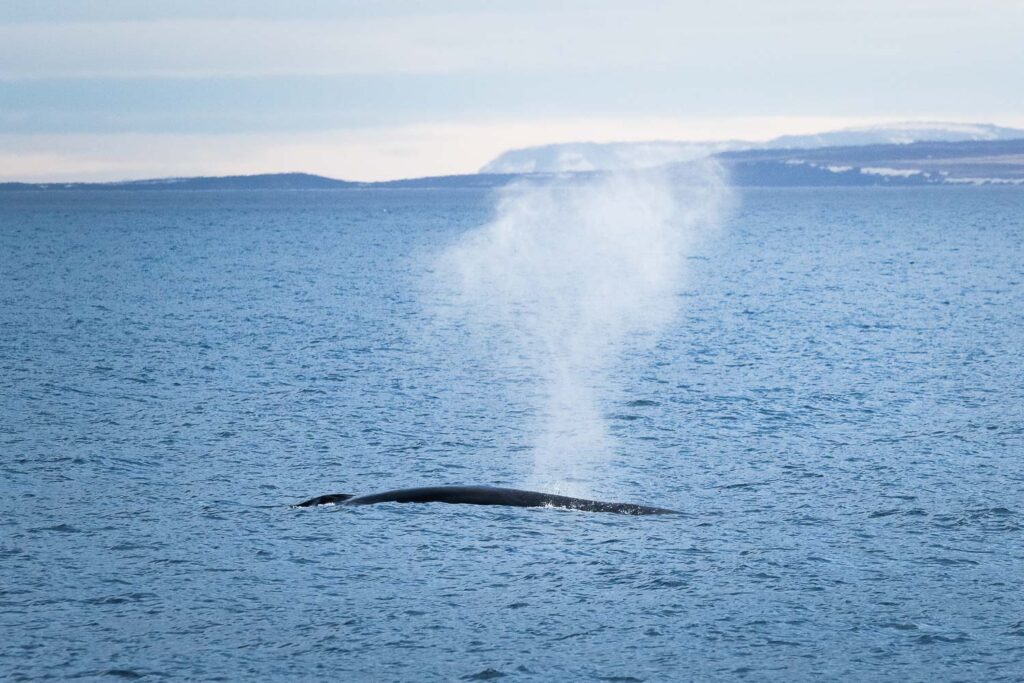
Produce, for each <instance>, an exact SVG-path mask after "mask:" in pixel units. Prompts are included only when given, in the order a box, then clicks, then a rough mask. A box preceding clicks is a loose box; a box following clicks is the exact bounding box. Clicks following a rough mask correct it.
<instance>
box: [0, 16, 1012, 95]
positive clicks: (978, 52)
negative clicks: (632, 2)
mask: <svg viewBox="0 0 1024 683" xmlns="http://www.w3.org/2000/svg"><path fill="white" fill-rule="evenodd" d="M990 4H993V3H990ZM573 6H575V9H574V7H573ZM993 6H994V7H996V8H997V9H998V11H996V10H993V11H991V12H979V11H977V9H976V7H973V6H972V7H971V8H970V9H971V13H968V12H967V9H968V8H967V6H966V5H964V4H963V3H944V4H941V5H939V6H938V7H937V9H936V8H932V9H931V10H926V9H924V8H922V7H919V6H918V4H917V3H912V4H910V5H900V6H899V7H898V8H897V9H885V8H883V7H882V6H881V5H879V4H877V3H854V4H852V5H850V6H849V7H847V6H845V5H844V7H843V11H842V12H837V11H835V10H830V9H828V8H824V9H822V8H820V7H817V6H816V5H814V4H809V3H807V2H803V1H800V2H794V1H793V0H791V1H790V2H785V3H778V4H776V3H773V4H771V5H768V4H767V3H766V4H765V6H764V7H761V6H758V5H751V4H750V3H746V4H745V5H743V7H742V8H740V6H739V5H737V4H736V3H725V4H723V5H722V6H717V5H716V6H714V7H711V6H693V7H687V6H685V5H672V6H669V7H666V6H664V5H663V4H662V5H658V4H652V3H639V4H638V5H637V6H636V7H628V6H626V5H623V4H621V3H599V4H597V5H596V7H594V8H590V9H588V8H587V7H586V6H585V5H581V4H580V3H571V4H570V5H569V6H568V8H567V7H566V6H564V5H552V7H551V8H539V7H537V6H536V5H534V6H532V7H530V6H527V9H526V10H518V11H516V10H508V9H506V10H505V11H489V10H484V11H481V10H475V11H466V9H465V7H461V6H459V5H455V6H454V7H450V8H449V7H446V6H445V5H440V6H439V7H440V8H441V9H439V10H435V11H434V12H431V13H424V12H423V11H422V10H420V11H419V12H413V11H411V10H408V9H407V10H406V11H405V12H399V13H395V14H389V15H383V16H382V15H373V14H371V15H367V14H366V13H357V12H355V11H354V10H352V8H351V7H350V8H349V9H350V11H349V12H348V13H344V12H342V13H340V15H333V14H331V13H326V12H325V11H324V10H323V7H322V6H320V7H319V10H318V11H314V12H312V13H311V14H308V15H303V14H302V11H301V6H300V8H299V9H297V10H296V11H295V12H294V13H293V15H292V16H288V17H280V16H276V17H274V18H267V17H266V15H267V11H266V8H265V5H261V7H264V11H262V12H250V13H248V14H246V13H244V12H243V13H241V14H240V15H239V16H240V17H241V18H226V17H223V16H213V17H210V16H209V13H202V12H198V11H196V12H192V13H191V14H189V13H185V14H184V16H183V15H182V14H179V13H173V12H163V13H156V14H155V15H152V16H150V18H145V19H129V20H117V19H113V20H111V19H108V20H98V21H76V22H52V21H22V22H8V23H6V24H0V78H7V79H14V78H45V77H100V76H105V77H111V76H133V77H140V76H150V77H152V76H164V77H211V76H255V75H263V76H265V75H295V74H305V75H310V74H320V75H328V74H332V75H337V74H386V73H407V74H438V73H455V72H460V73H493V74H497V75H501V74H502V73H503V72H505V71H508V70H527V71H529V70H535V71H541V70H546V69H555V70H560V71H579V72H588V73H595V72H600V70H602V69H616V68H618V69H625V68H633V69H642V70H652V69H653V70H657V69H671V68H676V67H695V66H699V67H701V68H704V69H709V70H715V69H719V68H723V67H725V68H729V67H732V68H736V67H737V66H744V65H745V66H747V67H756V66H758V65H764V64H769V65H772V66H774V67H776V68H779V69H783V70H785V72H789V75H792V72H794V71H796V72H798V71H799V70H800V68H801V67H803V66H811V67H816V66H820V65H827V66H829V67H832V68H847V67H851V66H854V67H855V66H858V65H862V66H863V65H873V66H879V65H880V64H881V63H882V62H884V60H886V59H888V58H891V57H893V56H897V55H899V56H903V57H905V58H912V59H913V61H914V63H915V64H917V65H919V66H924V65H930V66H932V67H936V65H941V64H952V63H954V62H955V61H958V60H963V59H964V57H965V56H968V55H969V56H970V58H971V60H972V61H973V62H976V63H979V64H981V63H984V62H986V60H987V61H993V60H995V61H997V62H1005V60H1006V59H1007V58H1008V57H1010V56H1019V55H1020V49H1019V45H1018V44H1019V40H1018V38H1019V29H1020V28H1021V25H1020V22H1021V19H1022V17H1024V14H1022V12H1021V11H1020V10H1015V9H1014V8H1013V7H1012V6H1010V5H1006V6H1000V5H998V3H995V4H993ZM506 7H508V6H507V5H506ZM741 9H742V11H741ZM124 15H125V16H129V17H131V16H138V13H135V14H133V13H127V12H126V13H125V14H124ZM252 15H255V16H252ZM318 15H319V16H318ZM97 16H100V17H104V16H110V14H109V13H108V14H102V13H101V14H98V15H97ZM114 16H118V15H114ZM142 16H147V15H145V14H143V15H142ZM951 44H955V45H956V47H957V49H956V50H955V55H954V54H951V52H954V51H950V50H949V47H950V45H951ZM783 75H786V73H783Z"/></svg>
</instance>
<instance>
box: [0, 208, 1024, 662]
mask: <svg viewBox="0 0 1024 683" xmlns="http://www.w3.org/2000/svg"><path fill="white" fill-rule="evenodd" d="M492 211H493V197H492V196H491V194H490V193H489V192H488V191H486V190H350V191H331V192H254V193H250V192H223V193H221V192H195V193H193V192H166V193H161V192H152V193H148V192H131V193H127V192H83V193H78V192H26V193H6V194H3V195H0V678H3V679H6V680H29V679H31V680H40V679H58V680H64V679H80V678H85V679H90V678H96V679H104V678H129V679H134V678H146V679H151V680H160V679H185V680H190V679H193V680H194V679H201V680H242V679H251V680H312V679H318V678H324V677H331V678H340V679H343V680H354V681H386V680H401V681H413V680H415V681H421V680H458V679H466V680H488V679H498V678H501V679H502V680H509V681H520V680H522V681H528V680H538V681H541V680H543V681H547V680H606V681H666V680H701V681H719V680H721V681H731V680H751V681H763V680H779V681H793V680H850V681H855V680H856V681H860V680H863V681H868V680H872V681H873V680H908V681H934V680H988V681H1010V680H1017V681H1019V680H1024V191H1022V190H1021V189H1019V188H962V189H961V188H920V189H913V188H907V189H891V188H877V189H871V188H859V189H824V188H817V189H775V190H746V191H744V192H743V194H742V195H740V196H739V197H738V199H737V202H736V207H735V209H734V211H733V212H732V213H731V215H730V216H729V219H728V221H727V223H726V225H725V226H724V227H723V229H722V230H721V231H720V232H718V233H717V234H716V235H715V236H714V237H713V238H710V239H708V240H706V241H705V242H704V243H702V244H701V245H700V246H699V247H698V248H697V250H696V251H695V252H694V253H693V255H692V256H691V257H690V259H689V260H688V261H687V264H688V268H689V275H688V278H687V284H686V288H685V291H683V292H682V293H681V300H680V303H681V306H682V308H681V314H680V315H679V317H678V319H677V320H676V321H675V323H674V324H673V326H672V327H671V328H670V329H668V330H667V331H666V332H665V334H664V336H663V338H662V339H661V341H660V342H659V343H658V344H657V345H656V346H652V347H649V348H646V349H645V350H643V351H642V352H639V351H638V352H636V353H632V354H626V355H625V356H624V357H623V358H621V359H620V362H619V363H618V364H617V365H616V369H615V375H614V377H613V378H612V379H613V384H614V385H615V386H616V387H617V393H615V394H614V395H613V396H612V397H611V398H609V399H608V400H607V405H604V406H602V408H603V411H604V414H605V416H606V419H607V421H608V424H609V425H610V429H611V432H612V434H613V435H614V437H615V456H614V458H612V459H611V460H610V461H609V462H608V463H607V467H606V468H605V470H604V471H603V473H602V478H601V480H600V481H594V482H592V488H593V492H594V494H595V495H600V496H601V497H604V498H610V499H615V500H629V501H636V502H646V503H649V504H653V505H660V506H666V507H672V508H675V509H678V510H681V511H683V512H684V513H685V514H683V515H680V516H675V517H658V518H631V517H620V516H615V515H600V514H585V513H578V512H570V511H564V510H547V509H514V508H478V507H474V506H448V505H442V504H432V505H379V506H371V507H367V508H359V509H348V508H342V507H327V508H318V509H293V508H290V507H288V505H289V504H290V503H294V502H297V501H299V500H301V499H303V498H306V497H309V496H313V495H318V494H322V493H328V492H335V491H350V492H356V493H363V492H372V491H376V490H381V489H386V488H397V487H401V486H414V485H420V484H436V483H449V484H460V483H467V484H470V483H481V484H483V483H486V484H498V485H516V484H520V483H522V481H523V479H524V478H525V476H526V475H527V474H528V472H529V469H530V464H531V463H530V454H529V449H530V446H531V444H532V443H533V438H534V436H535V434H534V430H535V422H534V421H533V418H535V417H536V416H534V415H532V414H531V410H534V409H535V407H534V406H533V405H532V404H531V403H530V401H528V400H527V399H526V394H525V393H524V392H522V391H516V390H515V385H516V382H517V380H518V379H519V378H516V377H507V376H502V374H501V372H500V371H498V370H497V369H496V368H494V367H490V366H486V365H484V364H482V363H481V362H480V360H479V358H480V356H479V355H476V354H474V353H473V352H472V350H471V349H469V348H468V346H467V344H468V342H466V341H465V340H461V339H454V338H444V337H443V335H441V334H440V332H439V330H440V329H441V328H438V327H436V326H434V325H432V323H431V321H430V320H429V319H428V318H429V313H428V308H429V307H427V306H425V305H424V303H425V302H424V301H423V297H424V288H423V286H422V282H423V279H424V278H425V277H428V276H429V271H430V268H431V264H432V262H433V261H432V259H433V258H434V257H435V256H436V254H437V253H438V250H439V249H441V248H443V246H444V245H446V244H450V243H451V242H452V241H453V240H454V239H456V238H457V237H458V236H459V235H460V234H462V233H464V232H465V231H467V230H469V229H471V228H473V227H475V226H478V225H480V224H481V223H483V222H485V221H486V220H487V219H488V217H489V216H490V215H491V214H492Z"/></svg>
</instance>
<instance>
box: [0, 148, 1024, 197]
mask: <svg viewBox="0 0 1024 683" xmlns="http://www.w3.org/2000/svg"><path fill="white" fill-rule="evenodd" d="M711 156H712V158H715V159H717V160H718V161H719V162H721V163H722V164H723V166H725V168H726V169H727V170H728V172H729V174H730V177H731V180H732V183H733V184H734V185H737V186H741V187H841V186H921V185H945V186H950V185H959V186H963V185H1018V186H1024V139H1017V140H985V141H974V140H970V141H961V142H935V141H930V142H913V143H907V144H873V145H852V146H838V147H818V148H813V149H806V148H787V149H749V150H742V151H727V152H719V153H717V154H712V155H711ZM594 173H595V172H593V171H589V172H587V171H584V172H569V173H471V174H465V175H449V176H433V177H425V178H408V179H401V180H386V181H377V182H360V181H351V180H339V179H334V178H327V177H324V176H319V175H313V174H309V173H265V174H258V175H238V176H215V177H204V176H199V177H189V178H159V179H147V180H126V181H115V182H103V183H97V182H69V183H54V182H47V183H26V182H5V183H0V192H2V191H24V190H85V191H88V190H117V191H183V190H189V191H196V190H340V189H359V188H487V187H501V186H503V185H506V184H508V183H510V182H513V181H515V180H519V179H526V178H550V177H576V176H587V175H593V174H594Z"/></svg>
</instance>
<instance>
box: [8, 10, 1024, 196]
mask: <svg viewBox="0 0 1024 683" xmlns="http://www.w3.org/2000/svg"><path fill="white" fill-rule="evenodd" d="M1022 36H1024V0H972V1H969V2H968V1H963V0H885V1H876V0H846V1H843V2H830V1H829V0H773V2H763V1H760V0H758V1H746V2H739V1H737V0H717V1H716V2H649V1H645V0H632V1H630V2H603V1H601V0H590V1H582V0H580V1H575V2H557V1H556V0H548V1H546V2H539V1H534V0H516V1H514V2H506V1H502V0H494V1H491V2H469V1H462V0H433V1H431V2H411V1H406V2H402V1H394V2H387V1H382V2H367V1H366V0H359V1H356V2H350V1H348V0H330V1H328V0H289V2H280V1H279V0H237V1H236V0H222V1H219V2H218V1H216V0H151V1H148V2H147V1H143V0H95V1H93V0H32V1H31V2H28V1H26V2H20V1H18V0H0V180H23V181H73V180H121V179H130V178H152V177H170V176H183V175H226V174H243V173H264V172H287V171H305V172H310V173H319V174H322V175H327V176H331V177H335V178H344V179H349V180H380V179H390V178H402V177H415V176H426V175H443V174H453V173H472V172H475V171H476V170H477V169H479V168H480V167H481V166H483V165H484V164H485V163H486V162H488V161H489V160H491V159H492V158H494V157H495V156H497V155H498V154H500V153H501V152H503V151H505V150H507V149H511V148H517V147H524V146H530V145H540V144H550V143H554V142H574V141H597V142H610V141H627V140H652V139H662V140H673V139H678V140H716V139H751V140H760V139H768V138H771V137H774V136H776V135H781V134H798V133H811V132H819V131H823V130H830V129H835V128H841V127H847V126H856V125H871V124H877V123H885V122H891V121H904V120H951V121H970V122H983V123H996V124H1000V125H1006V126H1020V127H1024V87H1022V83H1024V81H1022V75H1021V74H1022V73H1024V39H1022Z"/></svg>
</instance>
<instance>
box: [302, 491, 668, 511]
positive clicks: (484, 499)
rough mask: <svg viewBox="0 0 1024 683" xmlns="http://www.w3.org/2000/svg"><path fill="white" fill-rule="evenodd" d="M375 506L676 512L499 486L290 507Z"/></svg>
mask: <svg viewBox="0 0 1024 683" xmlns="http://www.w3.org/2000/svg"><path fill="white" fill-rule="evenodd" d="M377 503H450V504H457V505H508V506H511V507H521V508H535V507H545V508H565V509H568V510H579V511H581V512H611V513H615V514H620V515H673V514H681V513H679V512H678V511H677V510H669V509H667V508H660V507H651V506H648V505H638V504H636V503H609V502H605V501H601V500H588V499H586V498H573V497H570V496H559V495H555V494H553V493H540V492H538V491H524V490H521V489H509V488H502V487H499V486H422V487H419V488H411V489H396V490H394V491H383V492H381V493H370V494H366V495H361V496H357V495H354V494H351V493H328V494H326V495H323V496H316V497H315V498H310V499H308V500H304V501H302V502H301V503H296V504H294V505H293V506H292V507H299V508H309V507H318V506H320V505H345V506H353V507H354V506H360V505H375V504H377Z"/></svg>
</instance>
